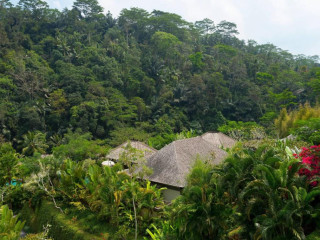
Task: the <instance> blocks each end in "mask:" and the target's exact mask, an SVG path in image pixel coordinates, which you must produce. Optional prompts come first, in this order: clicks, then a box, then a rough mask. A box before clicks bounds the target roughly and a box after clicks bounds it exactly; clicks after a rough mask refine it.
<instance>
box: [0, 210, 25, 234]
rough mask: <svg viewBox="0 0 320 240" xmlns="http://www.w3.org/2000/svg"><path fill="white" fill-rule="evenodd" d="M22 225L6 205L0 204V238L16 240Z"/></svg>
mask: <svg viewBox="0 0 320 240" xmlns="http://www.w3.org/2000/svg"><path fill="white" fill-rule="evenodd" d="M23 226H24V223H23V222H20V221H18V218H17V217H14V216H13V213H12V211H11V210H10V209H9V207H8V206H7V205H4V206H0V239H2V240H18V239H19V238H20V232H21V230H22V228H23Z"/></svg>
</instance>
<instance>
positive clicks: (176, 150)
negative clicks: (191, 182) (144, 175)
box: [147, 137, 227, 190]
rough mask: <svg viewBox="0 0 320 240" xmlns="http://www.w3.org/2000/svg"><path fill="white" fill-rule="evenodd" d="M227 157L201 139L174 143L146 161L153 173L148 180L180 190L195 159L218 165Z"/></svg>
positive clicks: (194, 138) (223, 152)
mask: <svg viewBox="0 0 320 240" xmlns="http://www.w3.org/2000/svg"><path fill="white" fill-rule="evenodd" d="M226 156H227V153H226V152H225V151H224V150H222V149H219V148H218V147H217V146H215V145H213V144H212V143H210V142H208V141H206V140H204V139H203V138H202V137H193V138H188V139H183V140H177V141H174V142H172V143H170V144H168V145H167V146H165V147H163V148H162V149H161V150H159V151H158V152H157V153H155V154H154V155H152V156H151V157H149V158H148V159H147V166H148V167H150V168H152V170H153V173H152V175H151V176H149V177H148V179H149V180H150V181H151V182H153V183H156V184H159V185H164V186H166V187H169V188H172V189H176V190H180V189H182V188H183V187H185V185H186V177H187V175H188V173H189V171H190V169H191V167H192V166H193V164H194V162H195V160H196V159H197V157H200V159H202V160H206V161H208V162H209V163H212V164H218V163H220V162H222V160H223V159H224V158H225V157H226Z"/></svg>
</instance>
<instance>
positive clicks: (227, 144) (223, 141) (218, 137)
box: [201, 132, 237, 149]
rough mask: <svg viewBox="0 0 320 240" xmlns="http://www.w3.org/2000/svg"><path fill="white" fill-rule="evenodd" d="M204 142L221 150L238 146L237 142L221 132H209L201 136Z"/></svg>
mask: <svg viewBox="0 0 320 240" xmlns="http://www.w3.org/2000/svg"><path fill="white" fill-rule="evenodd" d="M201 137H202V138H203V139H204V140H206V141H208V142H210V143H211V144H213V145H215V146H217V147H219V148H221V147H222V148H224V149H226V148H232V147H233V146H234V145H235V144H236V142H237V141H236V140H234V139H233V138H231V137H228V136H227V135H225V134H223V133H221V132H207V133H205V134H203V135H202V136H201Z"/></svg>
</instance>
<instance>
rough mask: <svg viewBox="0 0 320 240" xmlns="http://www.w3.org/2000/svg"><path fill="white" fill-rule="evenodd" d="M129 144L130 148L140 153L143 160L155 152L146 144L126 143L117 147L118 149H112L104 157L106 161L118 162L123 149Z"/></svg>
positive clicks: (137, 142)
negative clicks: (142, 155)
mask: <svg viewBox="0 0 320 240" xmlns="http://www.w3.org/2000/svg"><path fill="white" fill-rule="evenodd" d="M129 143H130V145H131V147H133V148H135V149H138V150H140V151H142V152H143V154H144V157H145V158H148V157H150V156H152V155H153V154H154V153H156V152H157V150H156V149H154V148H152V147H150V146H148V145H147V144H145V143H143V142H139V141H127V142H125V143H123V144H121V145H119V146H118V147H116V148H114V149H112V150H111V151H110V153H109V154H108V155H107V156H106V157H107V158H108V159H111V160H115V161H118V160H119V158H120V156H121V155H122V154H123V152H124V151H126V150H125V148H126V146H128V144H129Z"/></svg>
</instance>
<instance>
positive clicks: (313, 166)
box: [294, 145, 320, 187]
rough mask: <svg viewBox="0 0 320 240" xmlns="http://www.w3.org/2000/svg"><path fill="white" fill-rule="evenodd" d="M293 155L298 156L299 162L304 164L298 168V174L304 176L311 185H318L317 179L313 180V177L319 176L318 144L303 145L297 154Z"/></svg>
mask: <svg viewBox="0 0 320 240" xmlns="http://www.w3.org/2000/svg"><path fill="white" fill-rule="evenodd" d="M294 156H295V157H296V158H298V157H300V158H301V162H302V163H303V164H304V165H305V167H303V168H301V169H300V170H299V172H298V173H299V175H300V176H302V175H303V176H306V177H307V178H308V180H309V181H310V185H311V186H313V187H314V186H316V185H318V180H315V178H316V177H320V145H318V146H317V145H315V146H311V147H309V148H306V147H304V148H302V151H301V153H300V154H299V155H297V154H294Z"/></svg>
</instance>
